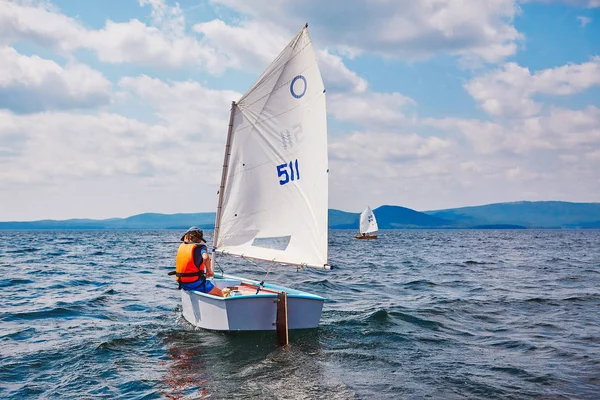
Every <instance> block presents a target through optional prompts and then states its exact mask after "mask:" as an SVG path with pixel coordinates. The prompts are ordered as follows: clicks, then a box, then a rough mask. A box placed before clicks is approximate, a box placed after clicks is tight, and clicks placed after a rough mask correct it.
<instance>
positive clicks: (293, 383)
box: [161, 321, 349, 399]
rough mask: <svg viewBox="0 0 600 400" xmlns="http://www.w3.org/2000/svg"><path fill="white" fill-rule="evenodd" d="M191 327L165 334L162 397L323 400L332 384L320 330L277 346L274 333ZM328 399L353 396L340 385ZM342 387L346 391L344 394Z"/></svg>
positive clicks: (296, 335) (299, 334)
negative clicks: (314, 399)
mask: <svg viewBox="0 0 600 400" xmlns="http://www.w3.org/2000/svg"><path fill="white" fill-rule="evenodd" d="M182 324H183V325H186V326H187V328H188V329H186V330H183V331H171V332H167V333H163V334H162V335H161V338H162V342H163V343H164V345H165V347H166V351H167V356H168V360H166V361H165V362H166V373H165V376H164V379H163V383H164V385H163V386H164V389H163V390H161V393H162V394H163V395H164V396H166V397H168V398H171V399H182V398H208V397H212V396H216V397H217V398H221V397H228V398H244V397H268V398H319V397H322V396H323V395H324V393H325V392H324V384H325V385H327V382H328V381H331V379H330V377H329V376H328V374H327V372H326V371H325V368H324V363H323V361H324V352H323V350H322V348H321V343H320V333H319V330H318V329H312V330H303V331H292V332H290V342H291V343H292V344H291V345H287V346H284V347H279V346H277V345H276V337H275V333H274V332H268V333H265V332H230V333H219V332H208V331H202V330H193V328H191V327H190V326H189V324H187V322H185V321H182ZM329 389H331V390H327V391H326V392H327V393H329V395H328V398H349V393H348V392H347V391H346V390H345V387H344V385H341V384H339V383H337V387H335V386H331V387H330V388H329ZM342 389H343V390H342Z"/></svg>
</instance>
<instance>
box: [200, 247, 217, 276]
mask: <svg viewBox="0 0 600 400" xmlns="http://www.w3.org/2000/svg"><path fill="white" fill-rule="evenodd" d="M202 261H203V262H204V267H205V268H206V277H207V278H212V277H213V275H214V274H215V272H214V271H213V267H212V263H211V261H210V256H209V255H208V253H204V254H202Z"/></svg>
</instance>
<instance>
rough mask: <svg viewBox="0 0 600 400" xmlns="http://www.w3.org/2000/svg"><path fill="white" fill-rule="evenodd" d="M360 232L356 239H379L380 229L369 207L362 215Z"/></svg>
mask: <svg viewBox="0 0 600 400" xmlns="http://www.w3.org/2000/svg"><path fill="white" fill-rule="evenodd" d="M358 230H359V232H360V235H358V236H355V238H356V239H359V240H365V239H377V231H378V230H379V227H378V226H377V219H376V218H375V214H373V210H371V207H369V206H367V208H365V211H363V212H362V213H361V214H360V222H359V227H358Z"/></svg>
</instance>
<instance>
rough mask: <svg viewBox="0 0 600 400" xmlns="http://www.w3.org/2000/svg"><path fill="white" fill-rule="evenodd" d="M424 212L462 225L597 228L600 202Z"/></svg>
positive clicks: (526, 203) (527, 203)
mask: <svg viewBox="0 0 600 400" xmlns="http://www.w3.org/2000/svg"><path fill="white" fill-rule="evenodd" d="M425 213H426V214H429V215H431V216H434V217H438V218H444V219H446V220H450V221H454V223H456V224H458V225H460V226H465V227H475V226H478V225H521V226H524V227H527V228H600V203H570V202H566V201H518V202H514V203H496V204H488V205H484V206H474V207H461V208H451V209H447V210H435V211H425Z"/></svg>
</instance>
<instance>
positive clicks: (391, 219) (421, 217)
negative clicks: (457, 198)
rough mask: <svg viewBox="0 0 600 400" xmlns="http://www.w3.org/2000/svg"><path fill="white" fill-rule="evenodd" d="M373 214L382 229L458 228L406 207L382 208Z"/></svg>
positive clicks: (442, 219) (447, 221) (443, 220)
mask: <svg viewBox="0 0 600 400" xmlns="http://www.w3.org/2000/svg"><path fill="white" fill-rule="evenodd" d="M373 213H374V214H375V218H377V224H378V225H379V228H381V229H398V228H449V227H454V226H456V223H455V222H454V221H449V220H447V219H444V218H440V217H437V216H431V215H428V214H425V213H422V212H419V211H415V210H411V209H410V208H406V207H399V206H381V207H379V208H376V209H375V210H373Z"/></svg>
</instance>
